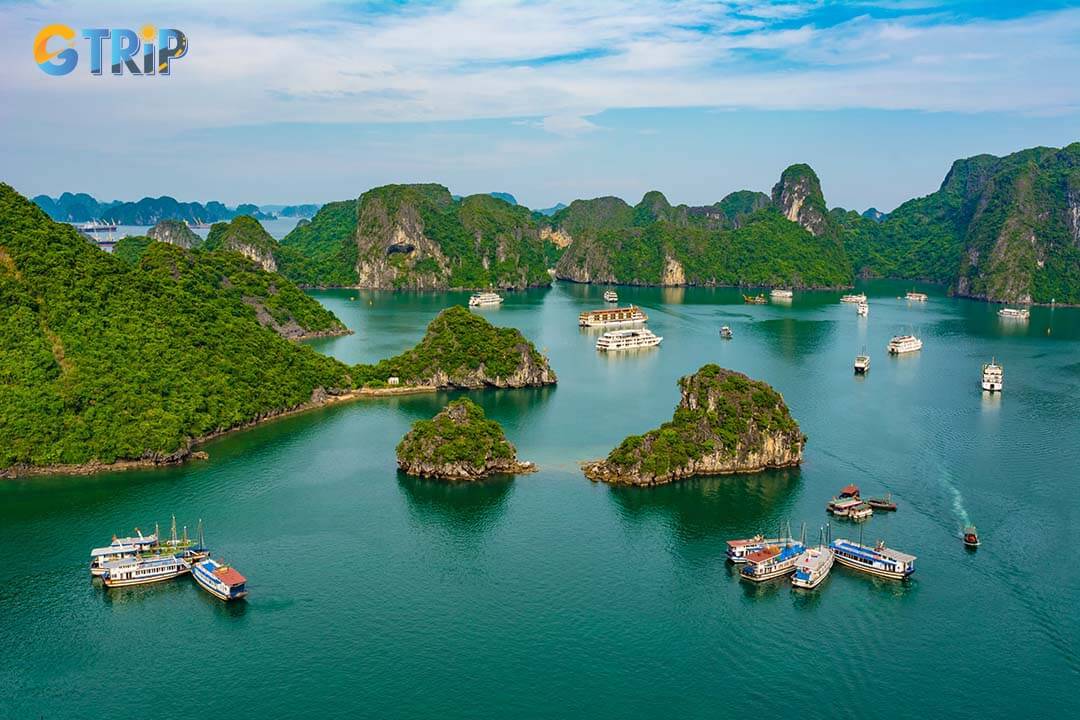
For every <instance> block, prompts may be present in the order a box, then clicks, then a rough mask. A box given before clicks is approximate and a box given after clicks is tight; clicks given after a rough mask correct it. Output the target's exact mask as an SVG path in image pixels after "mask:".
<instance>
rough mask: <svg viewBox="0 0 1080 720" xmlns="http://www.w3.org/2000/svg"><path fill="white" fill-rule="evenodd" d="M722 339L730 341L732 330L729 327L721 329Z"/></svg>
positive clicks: (725, 326)
mask: <svg viewBox="0 0 1080 720" xmlns="http://www.w3.org/2000/svg"><path fill="white" fill-rule="evenodd" d="M720 337H722V338H724V339H725V340H730V339H731V328H729V327H728V326H727V325H724V326H723V327H722V328H720Z"/></svg>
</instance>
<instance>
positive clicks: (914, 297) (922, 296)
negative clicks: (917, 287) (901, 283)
mask: <svg viewBox="0 0 1080 720" xmlns="http://www.w3.org/2000/svg"><path fill="white" fill-rule="evenodd" d="M904 297H905V298H907V299H908V300H911V301H912V302H926V297H927V296H926V293H921V292H915V291H914V290H912V291H911V292H909V293H908V294H907V295H905V296H904Z"/></svg>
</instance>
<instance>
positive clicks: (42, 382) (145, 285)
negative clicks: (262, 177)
mask: <svg viewBox="0 0 1080 720" xmlns="http://www.w3.org/2000/svg"><path fill="white" fill-rule="evenodd" d="M248 220H250V219H248ZM248 220H243V219H240V220H239V223H238V224H234V225H228V226H224V227H222V228H221V229H220V230H219V231H218V233H217V238H216V239H215V242H214V243H210V242H209V241H208V242H207V245H210V246H211V247H209V248H208V247H198V248H195V249H186V248H183V247H179V246H176V245H172V244H169V243H163V242H157V241H154V240H152V239H150V238H147V237H142V238H125V239H124V240H123V241H121V243H120V244H119V245H118V246H117V248H116V253H115V254H109V253H105V252H102V251H101V250H99V249H98V248H97V247H95V246H94V245H93V244H92V243H89V242H87V241H86V239H85V238H83V237H81V236H80V235H79V234H78V233H77V232H76V231H75V230H74V229H73V228H71V227H70V226H69V225H66V224H62V223H56V222H53V221H52V220H50V219H49V218H48V217H47V216H46V215H45V214H44V213H43V212H42V211H41V210H40V209H39V208H38V207H36V206H35V205H34V204H33V203H31V202H29V201H28V200H26V199H25V198H23V197H22V196H20V195H19V194H18V193H17V192H15V190H13V189H12V188H11V187H9V186H7V185H3V184H0V386H2V387H3V389H4V392H2V393H0V436H2V437H3V438H5V442H4V443H2V444H0V474H6V475H12V474H20V473H26V472H45V471H49V472H91V471H94V470H97V469H101V468H104V467H109V466H114V467H115V466H126V465H133V464H141V465H154V464H164V463H172V462H179V461H182V460H183V459H185V458H187V457H189V456H190V455H191V453H192V451H193V447H194V445H195V444H196V443H197V442H198V441H200V440H202V439H206V438H209V437H213V436H215V435H217V434H220V433H222V432H225V431H228V430H230V429H233V428H238V427H243V426H245V425H249V424H251V423H254V422H259V421H261V420H264V419H267V418H270V417H274V416H276V415H280V414H283V413H287V412H291V411H294V410H298V409H303V408H306V407H312V406H316V405H320V404H325V403H327V402H334V401H335V400H336V399H342V398H351V397H359V396H360V394H361V386H362V385H363V384H364V383H365V382H367V383H369V385H371V386H374V388H372V387H369V391H370V390H372V389H375V390H377V389H378V384H379V382H380V379H382V375H381V373H382V370H383V369H385V368H387V367H392V368H393V369H394V371H395V372H399V373H401V374H402V375H403V377H405V380H404V381H403V382H406V383H408V382H417V383H421V382H422V383H434V384H436V385H438V386H443V387H456V386H458V385H457V383H461V384H462V385H467V384H477V383H478V384H480V385H485V384H493V385H497V386H502V387H519V386H523V385H528V384H540V383H550V382H554V381H555V376H554V373H553V372H551V370H550V368H549V367H548V365H547V360H546V358H543V356H542V355H540V354H539V353H538V352H536V349H535V348H534V347H533V346H532V344H531V343H529V342H528V341H527V340H525V339H524V338H523V337H522V336H521V335H520V333H518V332H517V331H516V330H505V329H501V328H495V327H494V326H492V325H490V324H489V323H487V321H485V320H483V319H482V318H480V317H476V316H471V315H470V314H469V313H468V311H466V310H464V309H463V308H460V311H461V312H460V313H455V312H450V311H447V312H446V313H444V314H443V316H440V317H442V320H440V319H439V318H436V320H435V321H433V323H432V325H433V326H434V328H433V329H429V333H428V336H425V338H424V340H422V341H421V343H420V345H418V346H417V350H415V351H410V352H407V353H405V354H403V355H402V356H399V359H396V360H392V361H391V362H392V363H393V364H392V365H389V366H384V365H382V364H380V365H376V366H349V365H346V364H344V363H342V362H340V361H338V360H336V359H334V358H330V357H327V356H324V355H321V354H319V353H317V352H315V351H314V350H312V349H311V348H310V347H308V346H306V345H303V344H298V343H296V342H295V341H294V340H295V339H298V338H303V337H310V336H313V335H321V334H338V333H344V332H347V330H346V328H345V327H344V325H343V324H342V323H341V322H340V321H339V320H338V319H337V318H336V317H335V316H334V315H333V314H332V313H331V312H330V311H328V310H326V309H325V308H324V307H323V306H322V305H320V304H319V303H318V302H316V301H315V300H314V299H312V298H310V297H309V296H307V295H306V294H304V293H303V292H302V291H301V290H299V289H298V288H297V287H296V285H295V284H293V283H292V282H291V281H289V280H288V279H287V278H285V277H283V276H282V275H281V274H279V273H276V272H268V271H266V270H265V269H264V268H263V267H262V265H261V264H260V263H259V262H256V261H253V260H252V259H250V258H249V257H246V256H245V255H244V254H243V252H244V249H245V247H246V246H247V245H248V243H250V242H255V243H256V244H258V242H260V241H262V240H265V238H263V237H262V236H261V235H259V234H258V233H254V232H253V229H252V228H251V227H249V226H248ZM251 222H254V220H251ZM234 223H236V221H234ZM462 314H463V315H465V316H469V319H468V320H466V319H464V317H463V316H462ZM459 327H460V328H463V329H466V330H468V332H469V336H468V342H470V343H479V345H475V346H473V348H472V351H471V355H472V358H464V357H463V355H462V354H461V353H459V354H458V355H454V354H449V355H447V356H446V358H445V359H444V358H442V357H440V356H439V354H438V352H437V349H438V348H441V347H446V348H449V347H452V346H453V344H454V340H453V338H452V337H448V336H447V334H446V333H448V332H449V333H452V332H454V331H455V329H457V328H459ZM489 342H490V343H492V345H491V346H490V347H488V346H486V343H489ZM473 358H480V365H479V366H477V365H476V362H475V360H474V359H473ZM380 366H381V367H380ZM410 373H411V374H410ZM386 379H388V378H386ZM384 384H385V383H384Z"/></svg>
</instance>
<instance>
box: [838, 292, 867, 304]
mask: <svg viewBox="0 0 1080 720" xmlns="http://www.w3.org/2000/svg"><path fill="white" fill-rule="evenodd" d="M840 302H842V303H855V304H858V303H865V302H866V294H865V293H859V294H857V295H844V296H843V297H842V298H840Z"/></svg>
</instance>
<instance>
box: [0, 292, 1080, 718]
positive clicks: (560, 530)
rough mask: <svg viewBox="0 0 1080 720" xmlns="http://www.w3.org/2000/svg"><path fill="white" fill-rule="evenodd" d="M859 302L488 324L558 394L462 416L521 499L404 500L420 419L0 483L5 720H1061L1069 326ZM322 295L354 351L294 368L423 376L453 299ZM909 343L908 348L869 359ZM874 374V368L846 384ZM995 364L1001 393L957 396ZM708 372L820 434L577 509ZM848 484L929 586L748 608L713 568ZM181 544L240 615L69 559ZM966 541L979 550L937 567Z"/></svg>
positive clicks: (852, 584)
mask: <svg viewBox="0 0 1080 720" xmlns="http://www.w3.org/2000/svg"><path fill="white" fill-rule="evenodd" d="M867 289H868V291H869V294H870V296H871V297H870V303H871V312H870V317H869V318H868V319H859V318H857V317H856V315H855V310H854V308H853V307H852V306H849V305H840V304H838V303H837V302H836V300H837V298H838V294H834V293H814V294H801V295H797V296H796V298H795V301H794V303H793V304H792V305H791V306H788V307H783V306H776V305H769V306H761V307H751V306H745V305H743V304H742V303H741V302H740V300H739V294H738V292H737V291H734V290H697V289H688V290H685V291H684V290H660V289H632V288H619V293H620V296H621V299H622V301H623V302H624V303H625V302H635V303H637V304H639V305H641V306H643V307H644V308H646V311H647V312H648V313H649V316H650V322H649V327H650V328H651V329H652V330H653V331H654V332H656V333H657V334H659V335H662V336H664V342H663V345H662V346H661V347H660V348H659V349H658V350H655V351H646V352H642V353H638V354H634V355H630V356H621V357H607V356H602V355H599V354H598V353H596V352H595V350H594V349H593V342H594V340H595V334H592V333H588V332H585V331H580V330H579V329H578V328H577V326H576V317H577V313H578V312H579V311H580V310H582V309H584V308H589V307H597V306H600V305H601V304H602V303H601V302H600V295H601V293H602V291H603V288H600V287H584V286H568V285H564V284H559V285H557V286H556V287H554V288H552V289H550V290H546V291H530V292H527V293H519V294H511V295H509V296H508V297H507V301H506V303H505V305H504V306H503V307H502V308H500V309H495V310H484V311H482V312H483V313H484V315H485V316H486V317H488V318H490V319H491V320H492V321H493V322H496V323H499V324H503V325H512V326H516V327H519V328H521V330H522V331H523V332H524V333H525V334H526V335H527V336H529V337H530V338H532V339H533V340H534V341H535V342H536V344H537V345H538V346H539V347H541V348H543V349H544V350H545V352H547V353H548V354H549V356H550V358H551V362H552V365H553V367H554V368H555V370H556V372H557V373H558V375H559V384H558V386H557V387H556V388H551V389H544V390H521V391H486V392H476V393H470V397H472V398H473V399H474V400H476V401H477V402H479V403H481V404H482V405H483V406H484V407H485V409H486V410H487V412H488V414H489V415H490V416H492V417H494V418H496V419H498V420H499V421H500V422H502V423H503V424H504V426H505V427H506V430H507V434H508V435H509V437H510V439H511V440H512V441H513V442H514V443H515V444H516V445H517V447H518V450H519V454H520V456H521V457H522V458H523V459H527V460H533V461H535V462H537V463H538V464H539V465H540V467H541V471H540V472H539V473H536V474H534V475H528V476H523V477H519V478H517V479H513V480H507V479H503V480H498V481H493V482H489V483H485V484H481V485H473V486H461V487H458V486H447V485H443V484H439V483H435V482H429V481H421V480H415V479H410V478H408V477H405V476H402V475H399V474H398V473H397V472H396V470H395V467H394V455H393V452H394V445H395V444H396V443H397V441H398V439H399V438H400V437H401V435H403V434H404V433H405V432H406V430H407V429H408V427H409V424H410V423H411V422H412V421H413V420H415V419H417V418H421V417H429V416H431V415H433V414H434V413H435V412H436V411H437V410H438V409H439V408H440V407H441V406H442V405H443V404H444V403H445V402H446V401H447V399H448V398H449V397H451V395H447V394H441V395H438V396H415V397H406V398H397V399H380V400H373V401H361V402H356V403H353V404H348V405H342V406H338V407H333V408H328V409H324V410H319V411H315V412H311V413H307V414H304V415H300V416H294V417H290V418H287V419H283V420H279V421H276V422H272V423H269V424H267V425H264V426H262V427H258V428H255V429H253V430H250V431H246V432H243V433H237V434H234V435H231V436H229V437H226V438H223V439H221V440H219V441H217V442H214V443H212V444H211V445H209V446H208V447H207V448H206V449H207V450H208V452H209V453H210V455H211V459H210V460H209V461H208V462H202V463H197V464H192V465H189V466H185V467H181V468H175V469H169V470H163V471H153V472H151V471H140V472H128V473H118V474H109V475H99V476H95V477H89V478H71V477H58V478H37V479H30V480H20V481H13V482H6V483H2V484H0V555H2V557H3V558H4V562H3V563H2V564H0V648H2V650H0V717H3V718H7V717H11V718H37V717H44V718H92V717H110V718H140V719H143V718H147V717H154V716H161V715H166V716H169V717H209V716H210V715H211V714H212V713H213V714H215V715H223V716H229V717H234V718H299V717H319V718H353V717H403V718H405V717H408V718H411V717H439V718H443V719H450V718H505V717H514V718H519V719H522V718H541V717H574V718H630V717H635V718H636V717H674V716H682V717H761V716H762V715H763V714H764V713H776V712H777V711H786V712H787V713H788V714H792V713H798V714H799V715H801V716H805V717H830V718H860V719H863V720H865V719H866V718H879V717H880V718H885V717H889V718H931V717H942V716H946V715H948V716H949V717H952V718H985V717H1009V716H1012V717H1024V716H1029V715H1030V714H1031V713H1032V712H1034V711H1036V709H1037V710H1038V711H1039V712H1040V713H1041V714H1043V715H1045V716H1047V717H1060V716H1065V715H1069V714H1072V715H1075V714H1076V713H1077V711H1078V710H1080V700H1078V697H1080V658H1078V655H1077V640H1078V630H1080V621H1078V611H1077V607H1078V604H1077V603H1078V601H1080V582H1078V579H1077V578H1078V574H1080V568H1078V566H1077V563H1076V561H1075V559H1074V556H1075V553H1074V550H1073V546H1072V540H1073V536H1074V534H1075V533H1076V531H1077V529H1078V527H1080V524H1078V513H1077V510H1078V506H1080V501H1078V500H1077V490H1076V488H1077V481H1078V478H1080V469H1078V468H1080V310H1076V309H1064V308H1056V309H1050V308H1035V309H1033V310H1032V317H1031V320H1030V322H1029V323H1027V324H1026V325H1007V324H1005V323H1003V322H1001V321H999V319H998V318H997V316H996V315H995V309H996V308H995V307H993V306H988V305H984V304H981V303H976V302H970V301H963V300H953V299H949V298H945V297H944V296H943V295H942V294H941V293H940V291H935V290H934V289H932V288H931V289H929V292H930V293H931V299H930V302H929V303H927V304H926V305H909V304H908V303H906V302H904V301H902V300H898V299H896V296H897V295H902V294H903V291H904V290H905V289H906V288H905V287H904V286H901V285H895V284H889V283H875V284H871V285H869V286H867ZM315 295H316V297H318V298H319V299H320V300H321V301H322V302H323V303H325V304H326V305H327V306H328V307H330V308H331V309H332V310H334V312H336V313H337V314H338V316H339V317H341V318H342V319H343V320H344V321H345V322H346V323H347V324H348V325H349V326H350V327H351V328H353V329H354V330H355V331H356V334H355V335H352V336H348V337H343V338H336V339H331V340H324V341H320V342H318V343H317V344H316V347H317V348H319V349H320V350H321V351H323V352H327V353H332V354H334V355H337V356H338V357H340V358H342V359H344V360H347V361H349V362H354V361H360V360H374V359H377V358H379V357H383V356H386V355H389V354H391V353H396V352H399V351H400V350H402V349H404V348H406V347H408V346H410V345H412V344H413V343H414V342H415V341H416V340H417V339H418V338H420V337H421V335H422V334H423V329H424V326H425V325H426V323H427V322H428V321H429V320H430V319H431V318H432V317H433V316H434V315H435V313H436V312H438V310H439V309H441V308H442V307H444V306H445V305H447V304H449V303H461V302H464V301H465V298H466V294H463V293H457V294H455V293H450V294H444V295H437V294H431V295H391V294H377V293H360V292H355V291H327V292H319V293H316V294H315ZM350 297H354V298H356V299H355V300H350ZM724 324H727V325H731V326H732V328H733V330H734V333H735V338H734V339H733V340H731V341H721V340H720V338H719V337H718V334H717V330H718V328H719V326H720V325H724ZM908 329H912V330H915V331H916V332H917V334H919V335H920V336H921V337H922V338H923V339H924V341H925V343H926V345H925V348H924V350H923V351H922V352H921V353H919V354H918V355H916V356H913V357H903V358H889V357H887V356H886V354H885V352H884V348H885V344H886V342H887V341H888V338H889V337H890V336H891V335H893V334H896V333H898V332H904V331H907V330H908ZM864 345H865V346H867V347H868V348H869V350H870V353H871V355H872V358H873V360H872V367H871V371H870V374H869V375H868V376H867V377H866V378H857V377H854V376H853V375H852V371H851V363H852V359H853V357H854V356H855V354H857V353H858V351H859V350H860V349H861V348H862V347H863V346H864ZM991 356H996V357H997V359H998V360H999V361H1000V362H1002V363H1003V365H1004V366H1005V392H1004V394H1003V395H1001V396H995V397H987V396H984V395H983V394H982V393H981V392H980V390H979V389H978V380H979V371H980V366H981V363H983V362H985V361H987V360H989V359H990V357H991ZM706 362H717V363H719V364H721V365H723V366H726V367H730V368H734V369H737V370H741V371H743V372H746V373H748V374H750V375H751V376H753V377H756V378H761V379H763V380H766V381H767V382H769V383H771V384H772V385H774V386H775V387H776V388H777V389H778V390H780V391H781V392H782V393H783V394H784V397H785V399H786V400H787V402H788V404H789V405H790V407H791V410H792V413H793V415H794V416H795V417H796V418H797V419H798V420H799V422H800V424H801V425H802V427H803V429H804V431H805V432H806V433H807V435H808V436H809V442H808V445H807V450H806V459H805V464H804V465H803V466H802V467H801V468H800V469H799V470H797V471H786V472H770V473H763V474H760V475H755V476H748V477H740V476H733V477H719V478H708V479H701V480H695V481H689V482H684V483H681V484H677V485H671V486H667V487H662V488H656V489H630V488H623V489H616V488H611V487H607V486H601V485H594V484H592V483H590V482H588V481H587V480H585V479H584V477H583V476H582V475H581V474H580V472H579V471H578V469H577V463H578V462H579V461H581V460H585V459H591V458H595V457H599V456H602V455H603V454H605V453H606V452H607V450H609V449H610V448H611V447H612V446H613V445H614V444H616V443H617V442H618V441H619V440H621V439H622V438H623V437H624V436H625V435H627V434H629V433H634V432H642V431H644V430H646V429H648V428H651V427H654V426H655V425H657V424H659V422H661V421H662V420H664V419H666V418H668V417H670V415H671V411H672V408H673V406H674V404H675V402H676V401H677V398H678V392H677V389H676V386H675V381H676V379H677V378H678V377H679V376H681V375H684V374H686V373H689V372H692V371H693V370H696V369H697V368H698V367H699V366H700V365H702V364H704V363H706ZM848 482H855V483H857V484H859V485H860V486H861V487H862V488H863V491H864V494H871V495H876V494H879V493H884V492H892V494H893V497H894V498H895V499H896V501H897V502H898V503H899V505H900V510H899V512H897V513H895V514H884V513H882V514H879V515H875V516H874V517H873V518H872V519H871V520H870V521H868V522H867V523H865V524H864V526H863V528H864V537H865V539H866V540H867V541H868V542H869V541H872V540H874V539H877V538H879V537H883V538H885V539H886V540H887V541H888V543H889V544H890V545H891V546H892V547H896V548H899V549H901V550H904V551H907V552H910V553H913V554H916V555H918V556H919V560H918V570H917V572H916V574H915V576H914V579H913V580H912V581H911V582H908V583H896V582H891V581H883V580H876V579H873V578H870V577H868V576H864V575H860V574H857V573H853V572H850V571H847V570H846V569H844V568H840V567H837V568H835V569H834V570H833V573H832V575H831V576H830V577H829V578H828V579H827V580H826V581H825V583H824V584H823V585H822V586H821V587H820V588H819V589H818V590H817V591H814V592H811V593H797V592H794V591H792V589H791V588H790V585H789V584H788V583H787V581H786V580H783V581H774V582H772V583H768V584H764V585H760V586H750V585H748V584H747V583H745V582H740V581H739V580H738V579H737V577H736V572H735V571H734V569H733V568H732V567H731V566H730V565H728V564H727V563H726V562H725V561H724V541H725V540H726V539H729V538H735V537H744V536H747V535H750V534H753V533H755V532H757V531H759V530H771V529H774V528H776V527H777V525H778V524H779V523H781V522H786V521H788V520H790V522H791V524H792V526H793V527H794V529H795V530H796V532H798V528H799V526H800V525H801V524H802V523H803V522H805V523H806V524H807V527H808V528H809V530H808V535H810V536H811V538H810V539H813V538H816V534H817V528H818V527H819V526H820V525H822V524H823V523H824V522H825V521H826V519H827V518H826V515H825V513H824V503H825V502H826V500H828V498H829V497H830V496H831V495H832V494H834V493H835V491H836V490H837V489H838V488H839V487H840V486H842V485H844V484H846V483H848ZM171 514H175V515H176V516H177V518H178V521H179V522H180V523H181V524H188V525H190V526H194V524H195V523H196V521H197V520H198V519H199V518H201V519H203V521H204V523H205V525H206V529H207V542H208V544H209V545H211V546H212V547H213V548H214V550H215V553H216V554H221V555H222V556H224V557H225V558H226V559H227V560H229V561H231V562H232V563H234V564H235V565H236V567H237V568H238V569H239V570H240V571H241V572H243V573H244V574H245V575H247V576H248V578H249V588H250V590H251V596H250V598H249V600H248V601H247V602H245V603H237V604H230V605H225V604H223V603H221V602H219V601H217V600H216V599H214V598H212V597H210V596H209V595H208V594H206V593H205V592H203V591H201V590H199V589H198V588H197V587H196V586H195V585H194V584H193V583H192V582H191V581H190V580H189V579H186V578H185V579H181V580H179V581H174V582H171V583H166V584H162V585H158V586H148V587H143V588H130V589H124V590H119V591H108V592H106V591H104V590H102V588H100V587H99V586H97V585H95V584H94V583H93V582H92V581H91V579H90V577H89V575H88V573H87V569H86V564H87V555H88V552H89V549H90V548H91V547H93V546H96V545H101V544H104V543H106V542H107V541H108V539H109V537H110V535H111V534H112V533H114V532H115V533H121V532H123V533H125V534H126V533H127V532H129V531H130V530H131V528H133V527H134V526H136V525H139V526H140V527H142V528H144V529H146V528H148V527H152V526H153V524H154V522H155V521H157V522H160V523H161V524H162V525H163V527H164V526H167V524H168V521H169V517H170V515H171ZM968 520H970V521H973V522H975V523H976V524H977V525H978V527H979V530H980V532H981V534H982V538H983V546H982V547H981V548H980V549H979V550H978V551H976V552H971V551H966V550H965V549H964V548H963V546H962V545H961V543H960V540H959V538H958V533H959V530H960V527H961V525H962V524H963V523H964V522H966V521H968ZM834 534H835V535H844V534H847V535H848V536H849V537H850V536H853V537H855V538H856V539H857V538H858V535H859V530H858V529H857V526H854V525H850V524H845V523H843V522H839V523H835V524H834ZM147 665H152V666H154V667H155V669H154V670H153V671H152V672H143V669H144V668H146V667H147Z"/></svg>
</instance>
